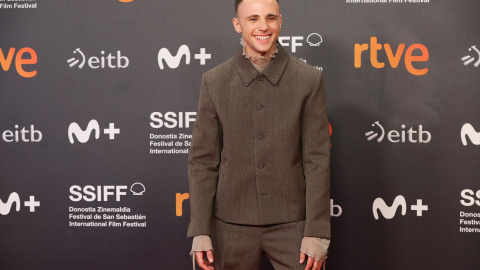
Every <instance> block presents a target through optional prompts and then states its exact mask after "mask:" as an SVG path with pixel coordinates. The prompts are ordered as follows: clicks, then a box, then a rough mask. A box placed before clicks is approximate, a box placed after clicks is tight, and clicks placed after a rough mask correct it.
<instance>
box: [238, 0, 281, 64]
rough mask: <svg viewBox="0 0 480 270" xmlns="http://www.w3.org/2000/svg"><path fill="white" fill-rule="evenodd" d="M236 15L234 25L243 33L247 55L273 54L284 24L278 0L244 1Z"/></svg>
mask: <svg viewBox="0 0 480 270" xmlns="http://www.w3.org/2000/svg"><path fill="white" fill-rule="evenodd" d="M236 15H237V17H236V18H234V19H233V25H234V26H235V30H236V31H237V32H238V33H242V37H243V40H244V41H245V43H246V46H245V52H246V53H247V55H249V56H254V57H258V56H264V55H265V54H267V53H268V54H273V53H274V51H275V42H276V41H277V38H278V36H279V34H280V28H281V24H282V15H280V7H279V6H278V2H277V0H244V1H243V2H242V3H240V5H239V6H238V9H237V14H236Z"/></svg>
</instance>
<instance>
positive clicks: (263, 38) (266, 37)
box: [255, 36, 268, 40]
mask: <svg viewBox="0 0 480 270" xmlns="http://www.w3.org/2000/svg"><path fill="white" fill-rule="evenodd" d="M255 38H256V39H259V40H266V39H268V36H256V37H255Z"/></svg>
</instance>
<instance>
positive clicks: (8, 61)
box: [0, 47, 37, 78]
mask: <svg viewBox="0 0 480 270" xmlns="http://www.w3.org/2000/svg"><path fill="white" fill-rule="evenodd" d="M25 53H27V54H29V55H30V57H29V58H25V57H24V56H25ZM14 55H15V48H10V50H9V51H8V54H7V56H6V57H5V55H4V53H3V51H2V49H0V64H1V66H2V69H3V70H4V71H8V70H9V69H10V66H11V65H12V62H13V56H14ZM36 63H37V53H36V52H35V51H34V50H33V49H32V48H28V47H25V48H21V49H20V50H18V52H17V55H16V56H15V69H16V70H17V73H18V74H19V75H20V76H22V77H24V78H32V77H35V75H37V71H36V70H32V71H25V70H24V69H23V66H24V65H35V64H36Z"/></svg>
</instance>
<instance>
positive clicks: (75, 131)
mask: <svg viewBox="0 0 480 270" xmlns="http://www.w3.org/2000/svg"><path fill="white" fill-rule="evenodd" d="M92 132H95V133H94V134H95V139H97V140H98V138H100V125H99V124H98V121H97V120H95V119H92V120H90V122H88V125H87V128H86V129H85V130H82V129H81V128H80V126H79V125H78V124H77V123H75V122H73V123H71V124H70V125H69V126H68V140H69V141H70V143H71V144H73V143H74V142H75V140H74V139H73V135H75V137H76V138H77V140H78V141H79V142H80V143H86V142H88V140H89V139H90V135H91V134H92ZM103 133H104V134H108V136H109V139H110V140H115V135H117V134H120V129H119V128H115V123H109V125H108V128H105V129H103Z"/></svg>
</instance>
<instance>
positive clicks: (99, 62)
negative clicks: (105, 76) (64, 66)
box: [67, 48, 130, 69]
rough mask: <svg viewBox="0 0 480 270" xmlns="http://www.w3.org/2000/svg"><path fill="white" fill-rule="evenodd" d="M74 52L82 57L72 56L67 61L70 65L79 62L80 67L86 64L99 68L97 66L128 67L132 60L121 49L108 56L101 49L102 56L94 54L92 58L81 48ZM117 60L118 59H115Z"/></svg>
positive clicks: (72, 65)
mask: <svg viewBox="0 0 480 270" xmlns="http://www.w3.org/2000/svg"><path fill="white" fill-rule="evenodd" d="M73 53H74V54H77V53H78V54H79V56H80V59H77V58H75V57H72V58H70V59H68V60H67V63H68V64H69V65H68V66H69V67H74V66H76V65H77V64H78V63H79V62H80V64H79V65H78V68H79V69H82V68H83V66H84V65H85V64H87V65H88V67H90V68H93V69H97V68H102V69H103V68H127V67H128V65H129V64H130V61H129V59H128V57H126V56H122V54H121V52H120V51H117V55H116V56H115V55H112V54H111V53H110V54H109V55H107V56H105V51H101V52H100V54H101V56H100V57H95V56H92V57H90V58H88V59H87V58H86V57H85V54H84V53H83V52H82V51H81V50H80V48H77V49H75V51H73ZM115 60H116V61H115Z"/></svg>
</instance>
